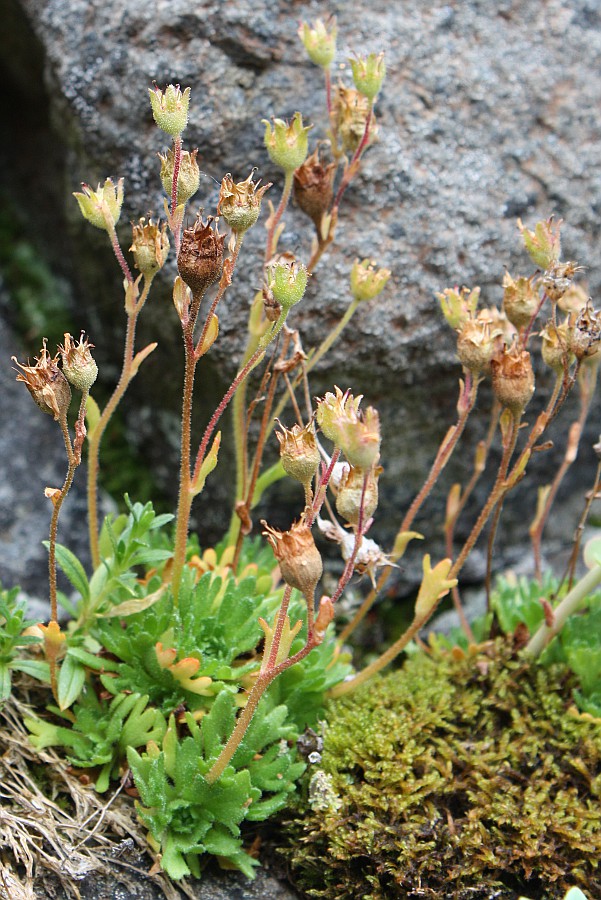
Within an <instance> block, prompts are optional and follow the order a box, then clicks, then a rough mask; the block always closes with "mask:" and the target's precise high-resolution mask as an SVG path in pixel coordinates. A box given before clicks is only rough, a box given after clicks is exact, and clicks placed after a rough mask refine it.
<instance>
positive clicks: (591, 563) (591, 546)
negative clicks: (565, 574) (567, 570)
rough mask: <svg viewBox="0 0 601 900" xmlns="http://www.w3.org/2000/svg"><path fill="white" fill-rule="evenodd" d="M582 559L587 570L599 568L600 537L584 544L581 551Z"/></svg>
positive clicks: (600, 560)
mask: <svg viewBox="0 0 601 900" xmlns="http://www.w3.org/2000/svg"><path fill="white" fill-rule="evenodd" d="M582 558H583V559H584V563H585V565H586V567H587V569H593V568H594V567H595V566H601V535H599V536H598V537H594V538H591V540H590V541H587V542H586V544H585V545H584V550H583V551H582Z"/></svg>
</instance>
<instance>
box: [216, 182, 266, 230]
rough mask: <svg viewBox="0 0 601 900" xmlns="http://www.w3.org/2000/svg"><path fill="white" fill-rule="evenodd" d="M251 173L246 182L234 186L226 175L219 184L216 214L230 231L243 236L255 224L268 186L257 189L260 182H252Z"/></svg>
mask: <svg viewBox="0 0 601 900" xmlns="http://www.w3.org/2000/svg"><path fill="white" fill-rule="evenodd" d="M252 176H253V172H251V173H250V175H249V176H248V178H247V179H246V181H240V182H238V184H235V183H234V181H233V179H232V176H231V175H226V176H225V177H224V178H223V181H222V182H221V190H220V191H219V202H218V204H217V212H218V213H219V214H220V215H221V216H223V218H224V219H225V221H226V222H227V224H228V225H229V226H230V228H231V229H232V231H235V232H237V233H238V234H244V232H245V231H248V229H249V228H252V226H253V225H254V224H255V222H256V221H257V219H258V218H259V213H260V212H261V199H262V197H263V194H264V193H265V191H266V190H268V189H269V188H270V187H271V182H270V183H269V184H265V185H263V187H262V188H260V187H259V184H260V183H261V182H260V181H256V182H255V181H253V180H252Z"/></svg>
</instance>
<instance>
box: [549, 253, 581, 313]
mask: <svg viewBox="0 0 601 900" xmlns="http://www.w3.org/2000/svg"><path fill="white" fill-rule="evenodd" d="M580 268H581V266H578V265H577V264H576V263H575V262H566V263H560V262H557V263H552V264H551V265H550V266H549V268H548V269H547V271H546V272H545V274H544V275H543V277H542V279H541V282H542V285H543V287H544V289H545V293H546V295H547V297H549V299H550V300H552V301H553V303H557V302H558V301H559V300H561V298H562V297H563V295H564V294H565V293H566V291H569V289H570V288H571V287H572V281H573V279H574V275H575V274H576V272H577V271H578V270H579V269H580Z"/></svg>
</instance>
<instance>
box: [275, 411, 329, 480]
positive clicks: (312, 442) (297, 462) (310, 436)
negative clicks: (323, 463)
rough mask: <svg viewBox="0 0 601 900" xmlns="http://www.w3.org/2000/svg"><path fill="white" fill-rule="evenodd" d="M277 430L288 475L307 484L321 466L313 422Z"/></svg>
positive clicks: (282, 427) (281, 456) (281, 457)
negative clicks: (303, 425)
mask: <svg viewBox="0 0 601 900" xmlns="http://www.w3.org/2000/svg"><path fill="white" fill-rule="evenodd" d="M280 428H281V429H282V431H281V432H280V431H276V433H275V435H276V437H277V439H278V441H279V442H280V459H281V461H282V466H283V468H284V471H285V472H286V474H287V475H290V476H291V477H292V478H295V479H296V480H297V481H300V483H301V484H303V485H306V484H309V483H310V482H311V479H312V478H313V476H314V475H315V473H316V472H317V468H318V466H319V460H320V456H319V449H318V447H317V438H316V436H315V427H314V425H313V422H309V424H308V425H305V427H304V428H302V427H301V426H300V425H293V426H292V428H284V426H283V425H281V424H280Z"/></svg>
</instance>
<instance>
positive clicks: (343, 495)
mask: <svg viewBox="0 0 601 900" xmlns="http://www.w3.org/2000/svg"><path fill="white" fill-rule="evenodd" d="M381 472H382V468H381V466H376V467H375V468H374V469H373V470H370V471H369V472H364V471H363V469H358V468H356V467H355V466H346V467H345V472H344V475H343V476H342V479H341V481H340V485H339V488H338V492H337V494H336V509H337V511H338V513H339V515H340V516H342V518H343V519H344V520H345V521H346V522H348V523H349V524H350V525H358V524H359V518H360V517H361V518H362V520H363V523H365V522H367V520H368V519H370V518H371V517H372V516H373V514H374V513H375V511H376V509H377V506H378V478H379V477H380V474H381ZM364 483H365V488H364Z"/></svg>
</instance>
